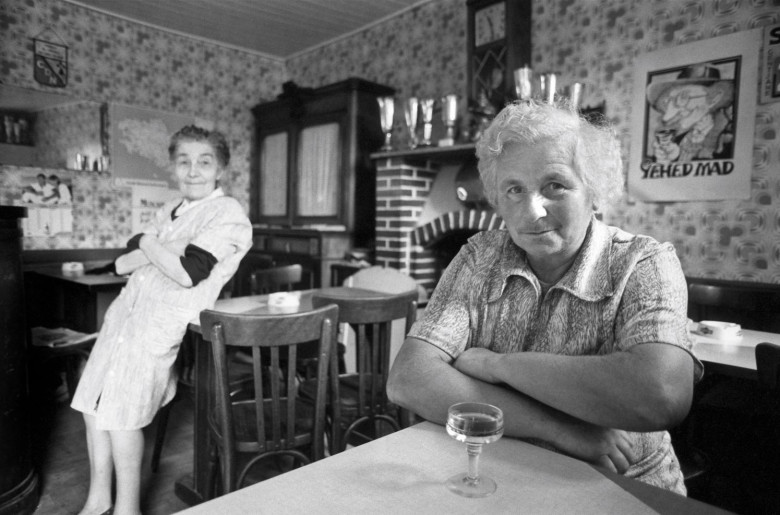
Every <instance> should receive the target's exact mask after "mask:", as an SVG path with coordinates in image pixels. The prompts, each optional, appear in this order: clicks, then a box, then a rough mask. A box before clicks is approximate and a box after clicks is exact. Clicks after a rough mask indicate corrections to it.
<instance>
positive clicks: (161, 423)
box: [152, 398, 176, 472]
mask: <svg viewBox="0 0 780 515" xmlns="http://www.w3.org/2000/svg"><path fill="white" fill-rule="evenodd" d="M174 402H176V399H175V398H174V399H173V400H172V401H171V402H169V403H168V404H166V405H165V406H163V407H162V408H160V411H159V413H157V429H156V431H155V435H154V449H153V450H152V472H157V469H159V468H160V455H161V454H162V447H163V444H164V443H165V432H166V430H167V429H168V419H169V418H170V416H171V409H172V408H173V403H174Z"/></svg>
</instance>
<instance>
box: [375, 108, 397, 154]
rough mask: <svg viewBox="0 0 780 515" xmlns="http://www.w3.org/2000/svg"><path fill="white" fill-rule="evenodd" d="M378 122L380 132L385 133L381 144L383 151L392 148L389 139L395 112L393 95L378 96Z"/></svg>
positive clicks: (391, 134)
mask: <svg viewBox="0 0 780 515" xmlns="http://www.w3.org/2000/svg"><path fill="white" fill-rule="evenodd" d="M376 100H377V102H379V122H380V123H381V124H382V132H384V133H385V144H384V145H382V148H381V149H380V150H382V151H383V152H389V151H390V150H393V146H392V145H391V144H390V139H391V138H392V137H393V115H394V114H395V101H394V99H393V97H379V98H377V99H376Z"/></svg>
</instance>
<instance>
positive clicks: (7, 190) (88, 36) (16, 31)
mask: <svg viewBox="0 0 780 515" xmlns="http://www.w3.org/2000/svg"><path fill="white" fill-rule="evenodd" d="M47 29H51V30H49V31H47V32H46V33H45V34H46V36H47V38H48V39H51V38H54V40H55V41H56V38H57V37H58V38H60V39H62V41H63V42H64V43H65V44H66V45H67V46H68V48H69V50H68V63H69V74H68V83H67V87H66V88H64V89H56V90H52V91H54V92H56V93H61V94H65V95H68V96H71V97H73V98H76V99H81V100H90V101H93V102H98V103H118V104H125V105H132V106H137V107H143V108H150V109H155V110H159V111H163V112H169V113H177V114H183V115H189V116H194V117H196V118H200V119H206V120H210V121H211V122H212V123H213V124H214V127H215V128H216V129H218V130H220V131H222V132H224V133H225V135H226V136H227V139H228V142H229V143H230V146H231V151H232V158H231V164H230V178H229V181H228V182H229V186H228V187H229V189H230V192H231V194H232V195H233V196H235V197H236V198H238V200H239V201H241V202H242V204H244V206H245V207H246V208H247V209H248V204H249V191H248V189H249V167H250V159H251V141H252V134H253V119H252V113H251V111H250V109H251V108H252V107H253V106H255V105H256V104H258V103H260V102H263V101H267V100H271V99H274V98H275V97H276V95H277V94H279V93H281V85H282V83H283V82H284V81H285V80H287V78H286V71H285V66H284V63H283V62H282V61H279V60H274V59H270V58H268V57H265V56H261V55H259V54H256V53H252V52H249V51H242V50H237V49H234V48H229V47H225V46H220V45H217V44H214V43H210V42H207V41H203V40H200V39H195V38H189V37H186V36H182V35H178V34H173V33H170V32H166V31H162V30H157V29H154V28H151V27H148V26H146V25H141V24H136V23H132V22H130V21H127V20H124V19H120V18H115V17H112V16H108V15H105V14H103V13H100V12H97V11H93V10H90V9H87V8H84V7H81V6H79V5H76V4H72V3H68V2H64V1H61V0H46V1H44V0H3V1H2V2H0V48H2V53H1V54H0V80H2V82H3V83H5V84H10V85H13V86H21V87H26V88H30V89H39V90H47V89H48V88H46V87H44V86H41V85H39V84H38V83H37V82H35V81H34V80H33V74H32V67H31V66H32V48H33V43H32V38H33V37H35V36H37V35H39V34H41V33H42V32H44V30H47ZM52 31H53V33H54V34H52ZM65 130H67V129H65ZM74 139H78V138H76V137H75V136H74ZM164 144H165V145H167V142H165V143H164ZM1 161H2V157H0V162H1ZM58 173H59V174H60V175H66V176H67V175H68V174H71V175H73V177H72V178H73V181H74V189H76V190H77V191H80V192H81V194H79V193H77V194H75V195H74V231H73V233H72V234H71V235H60V236H57V237H48V238H43V237H35V238H33V237H25V238H24V241H23V245H24V248H25V249H48V248H90V247H109V248H111V247H122V246H124V244H125V243H126V240H127V236H129V235H130V234H129V233H130V230H131V220H130V217H129V215H126V213H125V214H123V210H124V207H125V205H126V204H128V203H129V202H130V201H129V200H128V195H129V192H128V191H127V190H126V189H122V188H117V187H115V186H114V185H113V181H111V180H110V179H109V178H105V177H103V176H101V177H95V178H91V177H82V176H81V174H79V173H77V172H67V171H63V170H58ZM18 176H19V171H18V170H16V169H15V168H14V167H11V166H2V165H0V199H2V201H3V203H6V201H7V199H8V198H11V199H13V198H16V197H14V196H13V192H14V191H15V188H17V187H18V185H17V184H16V182H18Z"/></svg>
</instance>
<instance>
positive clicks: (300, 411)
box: [212, 398, 314, 452]
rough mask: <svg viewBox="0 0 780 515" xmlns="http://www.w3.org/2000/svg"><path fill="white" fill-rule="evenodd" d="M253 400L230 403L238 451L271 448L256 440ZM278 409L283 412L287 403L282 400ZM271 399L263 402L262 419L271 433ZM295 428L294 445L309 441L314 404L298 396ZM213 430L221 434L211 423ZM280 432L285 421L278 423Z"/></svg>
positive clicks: (282, 432)
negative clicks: (263, 411)
mask: <svg viewBox="0 0 780 515" xmlns="http://www.w3.org/2000/svg"><path fill="white" fill-rule="evenodd" d="M255 406H256V404H255V402H254V400H252V399H250V400H241V401H238V402H234V403H233V404H232V405H231V411H232V413H233V423H234V426H233V428H234V433H235V445H236V449H237V450H238V451H239V452H260V451H262V450H273V448H272V447H273V444H272V443H271V442H263V443H261V442H258V441H257V426H256V424H255V422H256V416H255V413H256V411H255ZM280 409H281V411H282V412H284V411H285V410H286V409H287V403H286V402H282V403H281V405H280ZM271 410H272V407H271V401H270V399H268V400H267V401H266V402H265V413H264V414H263V415H264V416H263V419H264V421H265V424H266V428H268V429H267V431H268V432H269V434H270V433H271V429H270V428H271V427H272V426H271V424H272V417H271ZM295 415H296V417H295V429H294V433H293V434H294V440H295V442H294V445H296V446H299V445H305V444H306V443H308V442H309V441H311V431H312V428H313V427H314V406H313V405H312V404H311V403H310V402H309V401H308V400H307V399H303V398H299V399H297V400H296V403H295ZM212 428H213V430H214V431H215V432H216V433H217V434H218V435H220V436H221V432H220V430H219V428H218V427H217V425H216V424H212ZM280 432H281V434H282V436H284V435H285V434H286V433H287V422H286V420H282V421H281V424H280Z"/></svg>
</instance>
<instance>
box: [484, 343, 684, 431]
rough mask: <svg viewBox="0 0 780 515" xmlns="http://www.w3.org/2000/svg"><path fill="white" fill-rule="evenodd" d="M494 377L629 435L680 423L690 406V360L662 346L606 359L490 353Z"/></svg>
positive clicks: (642, 347) (639, 348)
mask: <svg viewBox="0 0 780 515" xmlns="http://www.w3.org/2000/svg"><path fill="white" fill-rule="evenodd" d="M488 361H489V362H490V364H489V365H488V368H489V369H492V370H493V371H494V372H493V373H494V374H495V379H497V380H498V381H499V382H503V383H506V384H508V385H510V386H511V387H512V388H515V389H517V390H519V391H521V392H523V393H525V394H526V395H529V396H531V397H533V398H535V399H537V400H539V401H540V402H542V403H544V404H547V405H549V406H552V407H554V408H556V409H558V410H561V411H563V412H564V413H568V414H569V415H572V416H573V417H576V418H578V419H581V420H585V421H588V422H590V423H593V424H598V425H601V426H607V427H616V428H621V429H625V430H630V431H655V430H660V429H666V428H668V427H671V426H673V425H675V424H676V423H678V422H680V421H681V420H682V418H684V417H685V415H686V414H687V412H688V409H689V408H690V402H691V396H692V390H693V360H692V359H691V358H690V356H688V354H687V353H686V352H685V351H684V350H682V349H680V348H678V347H675V346H672V345H668V344H642V345H636V346H634V347H632V348H630V349H628V350H627V351H624V352H618V353H613V354H609V355H606V356H560V355H553V354H546V353H535V352H527V353H514V354H493V355H492V356H490V357H488Z"/></svg>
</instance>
